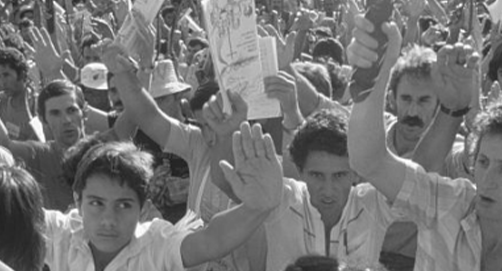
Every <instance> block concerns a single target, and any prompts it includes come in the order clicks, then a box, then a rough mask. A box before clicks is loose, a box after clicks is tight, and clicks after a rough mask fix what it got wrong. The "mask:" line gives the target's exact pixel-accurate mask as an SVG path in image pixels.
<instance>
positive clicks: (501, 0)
mask: <svg viewBox="0 0 502 271" xmlns="http://www.w3.org/2000/svg"><path fill="white" fill-rule="evenodd" d="M488 10H489V11H490V15H491V16H492V22H493V23H494V24H496V23H498V22H499V21H500V19H502V0H496V1H495V2H493V3H492V4H491V5H490V6H488Z"/></svg>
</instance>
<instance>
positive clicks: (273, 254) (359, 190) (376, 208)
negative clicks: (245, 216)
mask: <svg viewBox="0 0 502 271" xmlns="http://www.w3.org/2000/svg"><path fill="white" fill-rule="evenodd" d="M284 191H285V194H284V196H283V202H282V203H281V205H280V207H279V209H277V210H276V211H275V212H274V213H273V214H272V215H271V217H270V218H269V220H267V222H266V223H265V229H266V234H267V242H268V256H267V270H270V271H277V270H284V269H285V267H286V266H287V265H288V264H290V263H292V262H294V261H295V260H296V258H298V257H300V256H304V255H308V254H320V255H326V254H327V253H326V251H325V234H324V224H323V222H322V220H321V215H320V213H319V211H318V210H317V209H316V208H315V207H314V206H312V204H311V203H310V196H309V193H308V190H307V186H306V184H305V183H303V182H299V181H295V180H293V179H285V190H284ZM395 219H397V216H395V215H394V214H393V213H391V210H390V206H389V205H388V203H387V202H386V199H385V197H384V196H383V195H381V194H380V193H378V192H377V191H376V190H375V188H374V187H373V186H371V185H370V184H367V183H366V184H360V185H358V186H357V187H354V188H352V189H351V191H350V195H349V198H348V200H347V204H346V205H345V208H344V210H343V213H342V216H341V218H340V221H339V222H338V224H337V225H335V226H334V227H333V229H332V230H331V240H330V253H329V254H330V256H333V257H336V258H337V259H339V260H341V261H343V262H346V263H349V264H351V265H354V266H358V267H359V266H360V267H372V266H377V265H378V258H379V256H380V250H381V246H382V242H383V238H384V236H385V232H386V230H387V227H388V226H389V225H390V224H391V223H392V222H393V221H394V220H395Z"/></svg>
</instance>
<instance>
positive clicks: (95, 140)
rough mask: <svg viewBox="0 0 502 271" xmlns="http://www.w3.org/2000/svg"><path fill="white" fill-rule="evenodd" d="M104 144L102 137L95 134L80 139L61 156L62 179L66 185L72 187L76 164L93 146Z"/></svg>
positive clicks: (76, 168)
mask: <svg viewBox="0 0 502 271" xmlns="http://www.w3.org/2000/svg"><path fill="white" fill-rule="evenodd" d="M102 143H105V141H104V139H103V138H102V137H99V136H98V135H97V134H94V135H91V136H86V137H84V138H81V139H80V140H79V141H77V143H75V145H73V146H71V147H70V148H69V149H68V150H66V151H65V153H64V155H63V163H62V168H63V177H64V179H65V180H66V183H67V184H68V185H69V186H70V187H73V184H74V183H75V175H76V174H77V170H78V164H79V163H80V161H82V158H83V157H84V155H85V154H86V153H87V152H88V151H89V150H90V149H91V148H92V147H94V146H96V145H98V144H102Z"/></svg>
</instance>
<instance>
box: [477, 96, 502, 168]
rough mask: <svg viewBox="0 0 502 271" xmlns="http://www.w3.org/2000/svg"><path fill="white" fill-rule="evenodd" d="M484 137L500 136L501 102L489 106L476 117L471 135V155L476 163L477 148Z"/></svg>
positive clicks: (501, 131) (501, 127) (501, 123)
mask: <svg viewBox="0 0 502 271" xmlns="http://www.w3.org/2000/svg"><path fill="white" fill-rule="evenodd" d="M486 135H502V102H498V103H494V104H492V105H489V106H488V108H487V109H486V110H484V111H482V112H480V113H479V114H478V115H477V116H476V121H475V125H474V131H473V132H472V133H471V153H472V154H473V157H472V158H473V159H474V160H473V162H474V161H476V159H477V156H478V152H479V147H480V145H481V141H482V139H483V137H485V136H486Z"/></svg>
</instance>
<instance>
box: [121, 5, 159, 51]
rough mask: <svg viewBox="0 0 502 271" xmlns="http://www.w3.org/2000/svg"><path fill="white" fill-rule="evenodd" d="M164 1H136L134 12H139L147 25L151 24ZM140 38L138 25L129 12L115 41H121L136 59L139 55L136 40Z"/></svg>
mask: <svg viewBox="0 0 502 271" xmlns="http://www.w3.org/2000/svg"><path fill="white" fill-rule="evenodd" d="M162 2H163V1H159V0H136V1H135V2H134V6H133V7H132V10H133V11H136V12H139V14H141V15H142V16H143V18H144V19H145V21H146V23H147V24H151V23H152V22H153V20H154V19H155V16H157V13H159V10H160V8H161V6H162ZM138 38H139V35H138V25H136V23H135V21H134V20H133V18H132V13H131V12H129V14H128V15H127V17H126V19H125V21H124V23H123V24H122V26H121V27H120V29H119V32H118V35H117V37H116V38H115V41H117V40H118V39H120V44H121V45H122V46H123V47H124V49H125V50H126V52H127V53H128V54H129V55H130V56H132V57H134V56H135V55H136V54H137V49H138V48H137V45H136V40H137V39H138Z"/></svg>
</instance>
